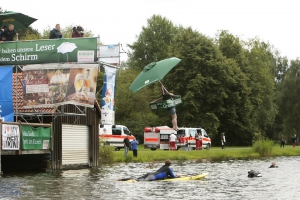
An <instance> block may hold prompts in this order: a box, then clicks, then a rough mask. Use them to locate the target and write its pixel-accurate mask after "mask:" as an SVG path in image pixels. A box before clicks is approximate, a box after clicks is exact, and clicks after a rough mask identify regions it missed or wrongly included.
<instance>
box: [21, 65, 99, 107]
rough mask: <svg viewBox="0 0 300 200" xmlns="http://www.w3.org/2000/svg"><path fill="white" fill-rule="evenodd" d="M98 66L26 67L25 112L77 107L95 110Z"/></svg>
mask: <svg viewBox="0 0 300 200" xmlns="http://www.w3.org/2000/svg"><path fill="white" fill-rule="evenodd" d="M97 76H98V64H44V65H27V66H24V67H23V80H22V87H23V100H24V102H23V105H24V108H32V107H49V106H54V105H63V104H74V105H81V106H85V107H94V101H95V92H96V86H97Z"/></svg>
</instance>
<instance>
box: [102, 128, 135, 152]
mask: <svg viewBox="0 0 300 200" xmlns="http://www.w3.org/2000/svg"><path fill="white" fill-rule="evenodd" d="M127 136H129V141H130V142H131V141H132V140H133V135H132V134H131V133H130V131H129V129H128V128H127V127H126V126H124V125H106V124H99V138H100V139H103V140H104V142H105V144H106V145H110V146H114V147H115V150H117V151H118V150H120V149H121V148H124V143H123V141H124V139H125V138H126V137H127Z"/></svg>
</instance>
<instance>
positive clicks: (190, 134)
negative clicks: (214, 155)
mask: <svg viewBox="0 0 300 200" xmlns="http://www.w3.org/2000/svg"><path fill="white" fill-rule="evenodd" d="M197 131H198V132H201V135H202V148H204V149H210V147H211V139H210V138H209V136H208V134H207V133H206V131H205V130H204V129H203V128H179V129H178V131H177V139H178V143H177V146H178V147H183V146H188V147H191V148H192V149H196V138H195V136H196V133H197ZM182 137H183V138H184V140H180V138H182Z"/></svg>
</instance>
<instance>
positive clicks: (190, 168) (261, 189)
mask: <svg viewBox="0 0 300 200" xmlns="http://www.w3.org/2000/svg"><path fill="white" fill-rule="evenodd" d="M272 162H276V163H277V165H278V166H279V167H278V168H268V167H269V166H270V165H271V163H272ZM299 163H300V157H298V156H297V157H278V158H268V159H262V160H229V161H221V162H202V163H196V162H195V161H186V162H176V161H174V162H173V165H172V168H173V171H175V172H176V173H177V172H178V173H181V174H183V175H194V174H199V173H201V172H209V173H210V174H209V175H208V176H207V177H206V178H205V179H203V180H198V181H185V182H183V181H182V182H136V183H127V182H121V181H115V180H116V179H117V178H122V177H123V178H124V177H138V176H140V175H143V174H144V173H147V172H152V171H154V170H156V169H157V168H159V167H161V165H162V164H163V163H162V162H158V163H129V164H115V165H111V166H103V167H101V168H93V169H81V170H68V171H59V172H51V173H24V174H20V173H13V174H4V175H2V177H0V199H103V200H106V199H107V200H111V199H114V200H119V199H131V200H140V199H155V200H160V199H187V200H189V199H210V200H212V199H222V200H223V199H231V200H232V199H238V200H240V199H266V198H268V199H272V200H274V199H289V200H293V199H299V198H300V197H299V195H300V186H299V184H298V183H299V178H300V176H299V174H300V167H299ZM251 169H253V170H258V171H260V172H261V173H262V177H257V178H248V177H247V172H248V171H249V170H251Z"/></svg>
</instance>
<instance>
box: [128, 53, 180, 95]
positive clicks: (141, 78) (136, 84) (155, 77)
mask: <svg viewBox="0 0 300 200" xmlns="http://www.w3.org/2000/svg"><path fill="white" fill-rule="evenodd" d="M180 61H181V59H179V58H176V57H172V58H167V59H165V60H161V61H158V62H152V63H150V64H148V65H147V66H145V68H144V69H143V71H142V72H141V73H140V74H139V75H138V77H137V78H136V79H135V80H134V81H133V83H132V84H131V86H130V87H129V89H130V90H131V91H132V92H133V93H136V92H137V91H138V90H140V89H142V88H143V87H145V86H147V85H150V84H152V83H154V82H156V81H160V80H161V79H163V78H164V76H165V75H166V74H167V73H168V72H169V71H170V70H171V69H173V67H175V66H176V65H177V64H178V63H179V62H180Z"/></svg>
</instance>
